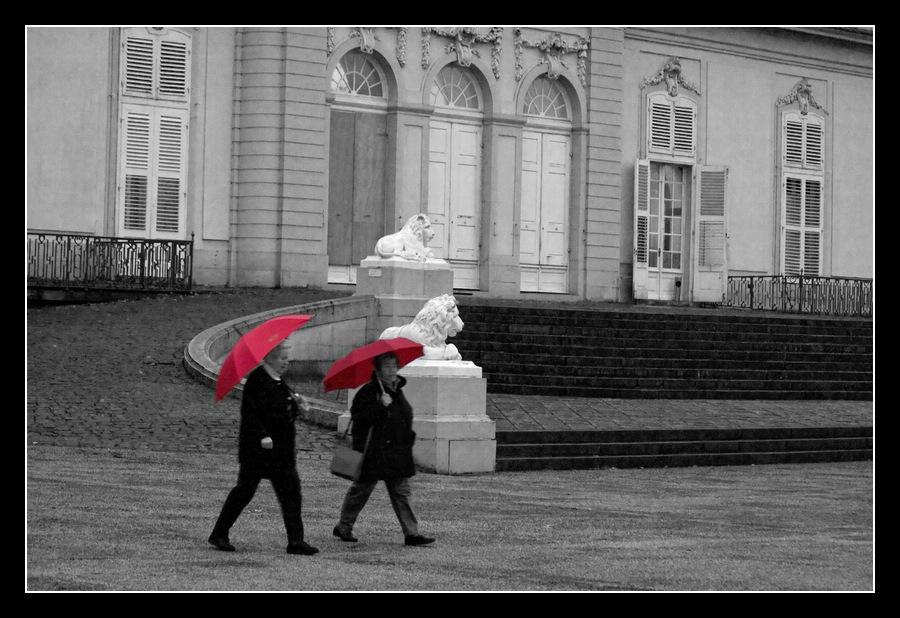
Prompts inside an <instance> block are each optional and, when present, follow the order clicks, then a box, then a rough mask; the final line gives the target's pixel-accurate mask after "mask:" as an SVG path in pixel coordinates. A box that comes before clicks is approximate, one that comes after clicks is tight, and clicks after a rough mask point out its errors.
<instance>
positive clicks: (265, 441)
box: [259, 436, 272, 451]
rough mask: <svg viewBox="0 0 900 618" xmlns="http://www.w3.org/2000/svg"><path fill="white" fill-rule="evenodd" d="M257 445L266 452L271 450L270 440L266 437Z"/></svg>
mask: <svg viewBox="0 0 900 618" xmlns="http://www.w3.org/2000/svg"><path fill="white" fill-rule="evenodd" d="M259 444H260V445H261V446H262V447H263V448H264V449H266V450H267V451H268V450H271V449H272V438H270V437H269V436H266V437H265V438H263V439H262V440H260V441H259Z"/></svg>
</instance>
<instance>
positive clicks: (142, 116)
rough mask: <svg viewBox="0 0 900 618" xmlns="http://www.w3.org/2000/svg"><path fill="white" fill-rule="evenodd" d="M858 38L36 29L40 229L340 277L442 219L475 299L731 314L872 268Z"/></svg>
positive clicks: (34, 215) (445, 242)
mask: <svg viewBox="0 0 900 618" xmlns="http://www.w3.org/2000/svg"><path fill="white" fill-rule="evenodd" d="M873 34H874V33H873V31H872V30H871V29H868V30H867V29H862V28H717V27H703V28H687V27H682V28H641V27H626V28H603V27H553V28H549V27H548V28H545V29H542V28H534V27H529V28H516V27H496V28H487V27H479V28H463V27H456V28H432V27H397V28H388V27H378V28H368V27H358V28H350V27H334V28H325V27H295V28H288V27H285V28H273V27H266V28H259V27H249V28H232V27H227V28H226V27H212V28H145V27H131V28H87V27H65V28H29V29H28V30H27V32H26V86H27V90H26V116H27V118H26V168H27V173H26V228H27V232H29V233H61V234H82V235H87V236H117V237H133V238H148V239H191V238H193V240H194V270H193V277H194V282H195V283H197V284H200V285H208V286H234V287H245V286H262V287H301V286H313V287H323V288H324V287H345V288H347V289H353V286H354V285H355V282H356V278H357V276H358V275H359V273H358V272H357V270H358V268H357V267H358V265H359V264H360V262H361V261H362V260H363V259H364V258H365V257H366V256H368V255H371V254H372V253H373V252H374V245H375V242H376V241H377V240H378V238H380V237H381V236H383V235H385V234H388V233H391V232H394V231H396V230H398V229H400V227H401V226H402V225H403V223H404V222H405V221H406V220H407V219H408V218H409V217H411V216H413V215H415V214H418V213H426V214H427V215H428V216H429V218H430V220H431V222H432V226H433V229H434V231H435V232H436V234H435V238H434V240H433V241H432V242H431V243H430V247H431V248H432V249H433V250H434V253H435V254H436V255H437V256H438V257H442V258H444V259H446V260H447V261H448V262H449V263H450V264H451V266H452V269H453V273H454V288H455V289H456V290H458V291H460V292H469V293H472V294H478V295H487V296H495V297H530V296H532V295H535V294H540V295H541V297H546V298H551V299H552V298H559V299H590V300H600V301H611V302H631V301H632V300H634V299H648V300H662V301H665V300H680V301H695V302H705V301H709V302H716V301H719V300H721V299H722V295H723V293H724V285H725V280H726V278H727V277H728V276H729V275H734V274H740V275H754V274H758V275H767V274H768V275H773V274H798V273H800V272H803V273H804V274H808V275H819V276H833V277H860V278H872V277H873V276H874V217H875V212H874V44H873Z"/></svg>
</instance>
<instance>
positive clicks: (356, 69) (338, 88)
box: [331, 52, 384, 98]
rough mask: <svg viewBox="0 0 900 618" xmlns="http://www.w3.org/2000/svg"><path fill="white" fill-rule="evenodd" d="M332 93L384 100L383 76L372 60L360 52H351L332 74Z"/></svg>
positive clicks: (342, 59)
mask: <svg viewBox="0 0 900 618" xmlns="http://www.w3.org/2000/svg"><path fill="white" fill-rule="evenodd" d="M331 90H332V92H340V93H342V94H352V95H357V96H363V97H377V98H384V84H383V82H382V79H381V74H380V73H379V72H378V69H377V68H376V67H375V64H374V63H373V62H372V60H371V59H370V58H369V57H368V56H366V55H365V54H362V53H360V52H350V53H349V54H347V55H346V56H344V57H343V58H341V61H340V62H339V63H338V65H337V66H336V67H335V68H334V72H333V73H332V74H331Z"/></svg>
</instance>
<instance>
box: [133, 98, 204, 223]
mask: <svg viewBox="0 0 900 618" xmlns="http://www.w3.org/2000/svg"><path fill="white" fill-rule="evenodd" d="M187 114H188V113H187V111H183V110H170V109H164V108H155V107H151V106H143V105H125V106H123V122H122V130H121V132H120V136H121V137H120V140H121V143H120V157H119V160H120V170H119V179H120V180H119V191H120V196H119V203H120V204H121V213H122V216H121V217H120V220H119V224H118V233H119V234H120V235H122V236H130V237H138V238H172V239H178V238H181V236H182V234H183V231H184V228H185V153H186V148H187Z"/></svg>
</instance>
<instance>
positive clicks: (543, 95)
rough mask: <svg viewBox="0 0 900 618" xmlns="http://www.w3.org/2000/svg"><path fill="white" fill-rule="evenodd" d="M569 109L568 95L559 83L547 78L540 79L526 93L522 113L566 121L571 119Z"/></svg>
mask: <svg viewBox="0 0 900 618" xmlns="http://www.w3.org/2000/svg"><path fill="white" fill-rule="evenodd" d="M568 107H569V106H568V102H567V101H566V95H565V94H564V93H563V89H562V88H561V87H560V85H559V83H558V82H556V81H554V80H552V79H548V78H547V77H539V78H537V79H536V80H534V81H533V82H532V84H531V87H530V88H529V89H528V92H526V93H525V104H524V106H523V109H522V113H523V114H525V115H526V116H540V117H542V118H554V119H557V120H565V119H567V118H568V117H569V112H568Z"/></svg>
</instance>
